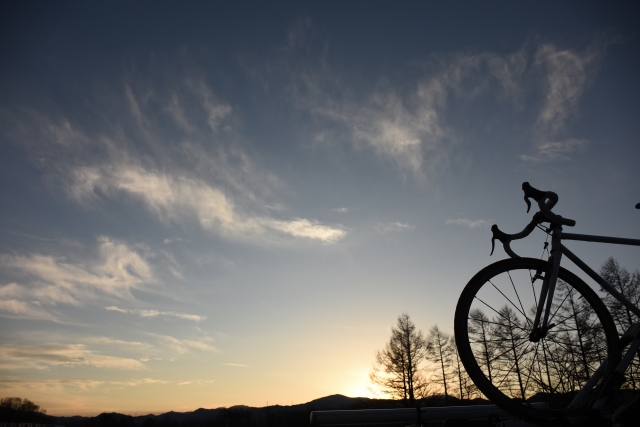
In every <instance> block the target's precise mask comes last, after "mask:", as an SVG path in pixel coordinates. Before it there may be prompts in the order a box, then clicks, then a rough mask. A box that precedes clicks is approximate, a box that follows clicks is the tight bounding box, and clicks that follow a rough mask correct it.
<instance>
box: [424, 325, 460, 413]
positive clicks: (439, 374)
mask: <svg viewBox="0 0 640 427" xmlns="http://www.w3.org/2000/svg"><path fill="white" fill-rule="evenodd" d="M453 351H454V349H453V348H452V346H451V335H450V334H447V333H445V332H442V331H441V330H440V328H438V325H434V326H432V327H431V329H430V330H429V337H428V338H427V354H426V358H427V360H428V361H429V362H432V363H434V364H436V365H437V366H438V369H436V371H435V375H434V378H435V381H437V382H439V383H441V384H442V386H443V387H444V399H445V403H446V404H447V405H448V404H449V390H448V387H447V385H448V384H447V382H448V381H449V380H450V378H451V372H450V363H451V358H452V356H453Z"/></svg>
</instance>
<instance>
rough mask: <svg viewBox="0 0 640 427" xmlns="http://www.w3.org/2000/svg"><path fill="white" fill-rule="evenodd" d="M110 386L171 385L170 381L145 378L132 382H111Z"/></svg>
mask: <svg viewBox="0 0 640 427" xmlns="http://www.w3.org/2000/svg"><path fill="white" fill-rule="evenodd" d="M109 384H113V385H120V386H127V387H136V386H139V385H147V384H169V381H164V380H157V379H154V378H143V379H140V380H131V381H109Z"/></svg>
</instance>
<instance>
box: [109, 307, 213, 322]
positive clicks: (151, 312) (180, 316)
mask: <svg viewBox="0 0 640 427" xmlns="http://www.w3.org/2000/svg"><path fill="white" fill-rule="evenodd" d="M105 309H106V310H109V311H117V312H118V313H129V314H135V315H137V316H140V317H143V318H152V317H161V316H168V317H177V318H178V319H184V320H191V321H194V322H201V321H203V320H205V319H206V318H207V317H206V316H198V315H195V314H187V313H178V312H175V311H158V310H141V309H133V310H130V309H124V308H118V307H116V306H110V307H105Z"/></svg>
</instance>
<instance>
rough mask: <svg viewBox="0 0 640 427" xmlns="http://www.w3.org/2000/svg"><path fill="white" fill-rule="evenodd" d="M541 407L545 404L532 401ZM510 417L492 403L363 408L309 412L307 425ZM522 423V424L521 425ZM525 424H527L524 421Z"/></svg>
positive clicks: (350, 424) (416, 424)
mask: <svg viewBox="0 0 640 427" xmlns="http://www.w3.org/2000/svg"><path fill="white" fill-rule="evenodd" d="M531 406H533V407H538V408H539V409H543V408H545V407H546V404H545V403H533V404H531ZM490 418H494V419H495V421H498V420H505V419H512V418H513V416H512V415H511V414H509V413H508V412H506V411H503V410H502V409H500V408H498V407H497V406H496V405H471V406H445V407H436V408H414V409H364V410H340V411H313V412H311V420H310V421H311V427H328V426H332V427H333V426H357V425H376V424H378V425H394V424H397V425H404V426H408V425H414V426H419V425H420V424H421V423H423V422H438V421H446V420H454V419H458V420H459V419H466V420H481V419H484V420H489V419H490ZM523 425H524V424H523ZM526 425H529V424H528V423H527V424H526Z"/></svg>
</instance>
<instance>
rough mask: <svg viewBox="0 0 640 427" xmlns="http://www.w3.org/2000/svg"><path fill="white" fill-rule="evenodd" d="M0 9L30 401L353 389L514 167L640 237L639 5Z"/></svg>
mask: <svg viewBox="0 0 640 427" xmlns="http://www.w3.org/2000/svg"><path fill="white" fill-rule="evenodd" d="M2 8H3V10H2V12H1V13H0V16H1V18H0V19H1V20H2V23H1V25H0V55H1V60H0V162H1V164H0V180H1V185H0V200H1V201H2V202H1V203H0V223H1V224H2V226H1V227H0V265H1V268H0V322H1V325H2V328H1V329H0V354H2V357H1V358H0V359H1V360H2V362H0V390H1V392H2V394H3V395H6V396H9V395H12V396H13V395H18V396H22V397H26V398H29V399H31V400H33V401H35V402H36V403H38V404H40V405H42V406H43V407H45V408H47V409H48V411H49V412H50V413H53V414H95V413H99V412H103V411H119V412H126V413H134V412H138V413H143V412H165V411H169V410H177V411H185V410H193V409H196V408H198V407H207V408H211V407H219V406H230V405H235V404H247V405H253V406H264V405H266V404H267V402H269V404H291V403H292V402H293V403H301V402H306V401H309V400H311V399H314V398H317V397H321V396H325V395H328V394H333V393H342V394H346V395H350V396H358V395H370V391H369V390H367V387H368V386H369V383H368V377H367V374H368V371H369V369H370V368H371V364H372V362H373V358H374V353H375V350H376V349H379V348H381V347H382V346H383V345H384V343H385V341H386V340H387V339H388V336H389V329H390V327H391V326H392V325H393V324H394V322H395V319H396V318H397V316H398V315H399V314H401V313H402V312H408V313H409V314H410V316H411V318H412V319H413V320H414V321H415V323H416V324H417V325H418V327H419V328H421V329H422V330H424V331H426V330H428V328H429V327H430V326H432V325H433V324H436V323H437V324H438V325H439V326H440V327H441V328H442V329H443V330H445V331H451V330H452V323H453V311H454V309H455V304H456V301H457V296H458V295H459V293H460V291H461V290H462V288H463V286H464V285H465V284H466V282H467V281H468V280H469V278H471V276H473V274H474V273H475V272H476V271H477V270H479V269H480V268H481V267H483V266H484V265H486V264H488V263H490V262H493V261H496V260H498V259H501V258H504V257H505V255H504V253H503V252H502V251H501V250H500V249H498V250H497V253H496V254H494V256H493V257H491V258H490V257H489V251H490V231H489V227H490V226H491V225H492V224H493V223H497V224H499V225H500V228H501V229H502V230H504V231H506V232H512V233H513V232H516V231H519V230H520V229H521V228H522V227H523V226H524V225H525V224H526V223H527V222H528V221H529V219H530V215H527V214H525V211H526V206H525V204H524V202H523V200H522V192H521V189H520V186H521V184H522V182H523V181H529V182H530V183H531V184H532V185H533V186H535V187H537V188H540V189H543V190H552V191H555V192H557V193H558V194H559V195H560V202H559V204H558V206H557V209H556V210H557V212H558V213H560V214H562V215H563V216H567V217H570V218H573V219H576V221H577V226H576V227H575V231H576V232H583V233H591V234H608V235H614V236H638V234H639V233H638V232H639V231H640V227H639V226H638V224H640V222H639V221H640V213H639V212H638V211H637V210H635V209H633V207H634V205H635V203H637V202H639V201H640V168H639V167H638V160H639V159H640V144H639V143H638V135H639V130H640V129H639V126H640V125H639V124H638V123H639V121H638V117H639V112H640V108H639V107H640V105H639V104H640V82H639V80H638V75H640V55H639V53H640V51H639V40H638V31H637V27H638V25H637V24H638V18H639V14H638V12H639V11H638V6H637V5H635V4H633V3H632V2H618V3H616V4H615V5H611V4H610V3H608V2H591V3H589V4H586V3H576V2H536V3H535V4H533V3H532V4H530V5H529V4H526V5H523V4H512V3H509V2H504V3H501V2H488V3H484V4H480V3H479V2H454V3H447V4H446V5H445V4H435V3H434V2H406V3H403V4H400V5H398V4H396V3H392V2H370V1H368V2H343V3H341V2H271V3H267V2H233V3H231V2H229V3H226V4H223V3H216V4H200V3H197V2H190V3H189V4H187V5H177V4H172V3H169V2H165V3H162V2H153V3H151V2H139V3H137V4H134V5H132V4H129V3H127V2H98V3H92V4H86V3H81V2H66V3H52V2H32V3H26V4H25V3H23V2H13V3H8V4H4V5H3V6H2ZM543 241H544V236H541V235H537V236H536V235H534V236H532V237H531V238H530V239H528V241H527V242H522V243H520V242H519V244H517V245H514V249H516V252H518V253H522V254H524V255H529V256H534V257H538V256H539V255H540V253H541V249H542V246H541V245H542V242H543ZM571 247H572V248H574V249H575V252H576V253H577V254H578V255H580V256H581V257H582V258H583V259H584V260H585V261H588V262H589V263H591V264H592V265H594V266H596V267H597V266H599V265H601V263H602V262H604V261H605V259H606V258H607V257H609V256H615V257H616V258H617V259H618V260H619V261H620V263H621V264H622V265H624V266H626V267H627V268H628V269H630V270H635V269H637V268H639V265H638V252H637V250H636V249H635V248H618V247H614V246H607V245H586V244H580V243H576V244H575V245H572V246H571Z"/></svg>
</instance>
